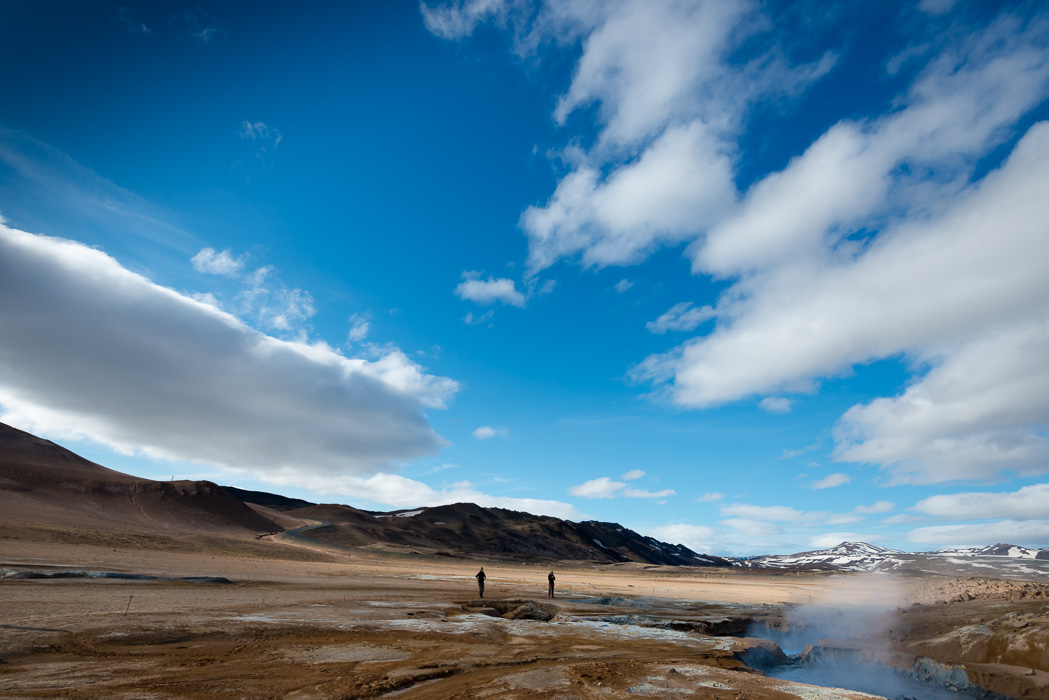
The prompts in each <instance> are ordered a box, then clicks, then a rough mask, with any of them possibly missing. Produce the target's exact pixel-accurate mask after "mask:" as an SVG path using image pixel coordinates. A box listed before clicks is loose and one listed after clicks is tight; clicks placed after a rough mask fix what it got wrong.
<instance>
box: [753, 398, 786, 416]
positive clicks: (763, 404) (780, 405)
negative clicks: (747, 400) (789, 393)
mask: <svg viewBox="0 0 1049 700" xmlns="http://www.w3.org/2000/svg"><path fill="white" fill-rule="evenodd" d="M792 405H793V402H792V401H791V400H790V399H785V398H783V397H782V396H766V397H765V398H763V399H762V400H761V401H760V402H758V407H759V408H760V409H761V410H762V411H768V412H769V413H790V409H791V406H792Z"/></svg>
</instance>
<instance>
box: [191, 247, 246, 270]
mask: <svg viewBox="0 0 1049 700" xmlns="http://www.w3.org/2000/svg"><path fill="white" fill-rule="evenodd" d="M190 262H191V263H193V269H194V270H196V271H197V272H206V273H208V274H211V275H222V276H224V277H236V276H237V275H239V274H240V272H241V270H243V269H244V259H243V257H233V255H232V254H231V253H230V252H229V248H227V249H226V250H224V251H222V252H221V253H216V252H215V249H214V248H201V249H200V252H199V253H197V254H196V255H194V256H193V258H192V259H191V260H190Z"/></svg>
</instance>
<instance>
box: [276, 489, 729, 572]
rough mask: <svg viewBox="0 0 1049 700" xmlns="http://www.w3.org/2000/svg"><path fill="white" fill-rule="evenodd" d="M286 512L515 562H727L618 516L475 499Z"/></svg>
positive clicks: (345, 534) (354, 534)
mask: <svg viewBox="0 0 1049 700" xmlns="http://www.w3.org/2000/svg"><path fill="white" fill-rule="evenodd" d="M288 515H294V516H295V517H300V518H309V519H312V520H320V521H323V522H325V523H327V525H326V526H324V527H320V528H314V529H311V530H309V531H308V532H307V533H304V534H305V535H306V536H308V537H310V538H312V539H317V540H320V541H323V542H328V543H331V544H338V545H343V546H349V547H362V546H368V545H393V546H395V547H404V548H407V549H410V550H413V551H417V552H420V553H428V554H443V555H446V556H459V557H472V558H476V557H484V558H493V559H509V560H519V561H535V560H562V561H563V560H574V561H590V562H595V563H618V562H641V563H647V564H657V565H670V566H729V565H731V562H729V561H727V560H725V559H721V558H719V557H712V556H705V555H700V554H696V553H695V552H693V551H692V550H690V549H688V548H687V547H685V546H683V545H670V544H666V543H664V542H660V541H658V540H655V539H653V538H651V537H644V536H642V535H639V534H638V533H636V532H634V531H633V530H629V529H627V528H624V527H622V526H621V525H617V524H615V523H600V522H595V521H586V522H581V523H574V522H571V521H568V520H561V519H560V518H554V517H550V516H543V515H532V514H530V513H521V512H518V511H513V510H505V509H503V508H482V507H480V506H478V505H474V504H473V503H455V504H452V505H445V506H436V507H433V508H419V509H416V510H407V511H404V510H402V511H394V512H391V513H373V512H370V511H365V510H359V509H357V508H351V507H349V506H342V505H314V506H309V507H306V508H299V509H296V510H292V511H288Z"/></svg>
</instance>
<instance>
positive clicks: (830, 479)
mask: <svg viewBox="0 0 1049 700" xmlns="http://www.w3.org/2000/svg"><path fill="white" fill-rule="evenodd" d="M850 481H852V479H851V478H850V477H849V475H848V474H842V473H841V472H838V473H835V474H829V475H827V476H825V477H823V478H822V479H820V480H819V481H814V482H812V488H814V489H830V488H834V487H835V486H841V485H843V484H847V483H849V482H850Z"/></svg>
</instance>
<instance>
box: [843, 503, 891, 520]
mask: <svg viewBox="0 0 1049 700" xmlns="http://www.w3.org/2000/svg"><path fill="white" fill-rule="evenodd" d="M895 507H896V504H895V503H893V502H892V501H878V502H876V503H872V504H870V505H869V506H856V507H855V508H853V512H855V513H863V514H865V515H871V514H873V513H888V512H889V511H890V510H892V509H893V508H895ZM882 522H886V521H884V520H883V521H882Z"/></svg>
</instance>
